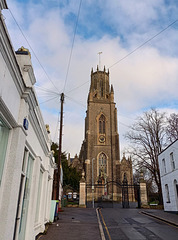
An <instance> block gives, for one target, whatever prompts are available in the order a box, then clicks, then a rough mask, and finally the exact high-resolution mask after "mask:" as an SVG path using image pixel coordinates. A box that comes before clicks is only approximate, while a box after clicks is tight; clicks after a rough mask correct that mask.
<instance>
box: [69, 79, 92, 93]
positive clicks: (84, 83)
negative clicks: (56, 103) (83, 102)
mask: <svg viewBox="0 0 178 240" xmlns="http://www.w3.org/2000/svg"><path fill="white" fill-rule="evenodd" d="M88 82H89V81H87V82H84V83H83V84H82V85H80V86H78V87H75V88H73V89H72V90H70V91H68V92H67V93H66V94H68V93H70V92H72V91H74V90H76V89H78V88H81V87H83V86H84V85H85V84H86V83H88Z"/></svg>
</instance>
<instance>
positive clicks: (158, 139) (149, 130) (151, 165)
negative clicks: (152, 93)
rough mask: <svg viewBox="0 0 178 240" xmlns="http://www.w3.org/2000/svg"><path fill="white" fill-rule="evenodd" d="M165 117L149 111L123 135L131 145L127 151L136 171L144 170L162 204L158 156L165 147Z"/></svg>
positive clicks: (152, 110) (157, 112)
mask: <svg viewBox="0 0 178 240" xmlns="http://www.w3.org/2000/svg"><path fill="white" fill-rule="evenodd" d="M165 127H166V115H165V113H160V112H159V111H158V110H156V109H151V110H150V111H147V112H145V113H144V114H143V116H141V117H139V118H138V119H137V120H136V122H135V123H134V124H133V125H132V126H131V127H130V131H128V132H127V133H126V135H125V137H126V139H127V140H129V141H130V143H131V145H130V148H129V150H128V152H129V154H131V155H132V160H133V162H134V164H135V167H136V168H137V169H141V168H146V169H147V170H148V171H149V172H150V173H151V176H152V177H153V180H154V182H155V184H156V186H157V189H158V194H159V198H160V199H159V200H160V203H162V191H161V180H160V172H159V165H158V154H159V153H160V152H161V151H162V150H163V149H164V148H165V146H166V144H165V143H166V129H165Z"/></svg>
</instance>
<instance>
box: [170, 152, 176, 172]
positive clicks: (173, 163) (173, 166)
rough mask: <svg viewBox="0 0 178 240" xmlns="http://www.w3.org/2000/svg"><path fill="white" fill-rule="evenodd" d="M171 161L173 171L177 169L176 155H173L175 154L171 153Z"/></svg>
mask: <svg viewBox="0 0 178 240" xmlns="http://www.w3.org/2000/svg"><path fill="white" fill-rule="evenodd" d="M170 160H171V166H172V170H174V169H175V168H176V167H175V161H174V155H173V152H172V153H170Z"/></svg>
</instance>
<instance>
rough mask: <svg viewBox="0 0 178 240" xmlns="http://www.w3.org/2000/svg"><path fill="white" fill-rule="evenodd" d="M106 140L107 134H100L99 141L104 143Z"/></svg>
mask: <svg viewBox="0 0 178 240" xmlns="http://www.w3.org/2000/svg"><path fill="white" fill-rule="evenodd" d="M105 140H106V138H105V136H103V135H100V136H99V142H100V143H104V142H105Z"/></svg>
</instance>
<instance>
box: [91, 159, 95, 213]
mask: <svg viewBox="0 0 178 240" xmlns="http://www.w3.org/2000/svg"><path fill="white" fill-rule="evenodd" d="M94 160H95V158H92V206H93V208H94V207H95V202H94V173H93V161H94Z"/></svg>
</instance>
